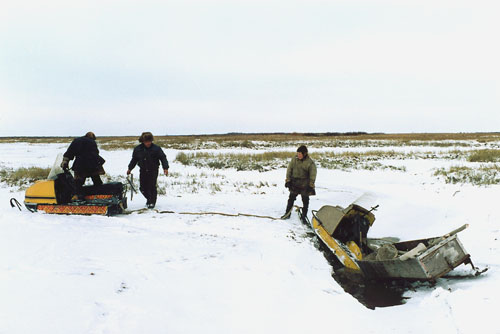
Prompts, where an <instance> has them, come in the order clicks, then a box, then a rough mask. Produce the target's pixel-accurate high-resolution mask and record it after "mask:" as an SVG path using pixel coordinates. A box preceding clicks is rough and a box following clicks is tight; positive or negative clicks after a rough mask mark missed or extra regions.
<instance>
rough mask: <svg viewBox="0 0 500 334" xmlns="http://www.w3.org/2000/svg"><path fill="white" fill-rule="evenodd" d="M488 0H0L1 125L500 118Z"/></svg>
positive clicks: (499, 47) (363, 126) (410, 126)
mask: <svg viewBox="0 0 500 334" xmlns="http://www.w3.org/2000/svg"><path fill="white" fill-rule="evenodd" d="M499 17H500V2H499V1H481V0H479V1H460V0H453V1H451V0H450V1H448V0H441V1H440V0H433V1H426V0H419V1H405V0H394V1H390V0H387V1H382V0H366V1H361V0H330V1H319V0H274V1H273V0H266V1H263V0H231V1H230V0H226V1H222V0H219V1H215V0H213V1H212V0H178V1H167V0H164V1H151V0H144V1H125V0H119V1H118V0H117V1H110V0H99V1H97V0H87V1H78V2H77V1H67V0H65V1H54V0H44V1H39V0H36V1H35V0H32V1H22V0H19V1H6V0H0V136H11V135H43V136H50V135H58V136H60V135H70V136H76V135H83V134H84V133H85V132H87V131H94V132H95V133H96V135H98V136H99V135H137V134H140V132H142V131H151V132H153V133H154V134H157V135H164V134H200V133H225V132H281V131H284V132H289V131H297V132H303V131H315V132H326V131H342V132H343V131H366V132H476V131H500V65H499V62H500V43H499V39H498V34H499V32H500V20H499V19H498V18H499Z"/></svg>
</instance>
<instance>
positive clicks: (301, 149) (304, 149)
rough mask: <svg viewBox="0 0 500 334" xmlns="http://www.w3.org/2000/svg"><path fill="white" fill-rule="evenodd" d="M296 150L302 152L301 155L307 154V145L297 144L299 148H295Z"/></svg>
mask: <svg viewBox="0 0 500 334" xmlns="http://www.w3.org/2000/svg"><path fill="white" fill-rule="evenodd" d="M297 152H300V153H302V154H303V155H306V154H307V147H306V146H305V145H301V146H299V148H298V149H297Z"/></svg>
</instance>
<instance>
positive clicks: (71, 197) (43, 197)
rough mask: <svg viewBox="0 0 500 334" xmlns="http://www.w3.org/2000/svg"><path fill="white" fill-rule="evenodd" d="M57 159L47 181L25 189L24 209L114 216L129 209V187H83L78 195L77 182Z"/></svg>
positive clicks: (106, 184) (59, 158) (119, 183)
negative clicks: (127, 193)
mask: <svg viewBox="0 0 500 334" xmlns="http://www.w3.org/2000/svg"><path fill="white" fill-rule="evenodd" d="M60 160H62V157H61V156H58V158H57V159H56V163H55V164H54V167H53V168H52V170H51V172H50V174H49V177H48V179H47V180H43V181H37V182H35V184H33V185H32V186H31V187H29V188H28V189H26V192H25V198H24V205H25V206H26V208H27V209H28V210H30V211H32V212H35V211H43V212H46V213H56V214H77V215H92V214H98V215H108V216H109V215H115V214H120V213H123V212H124V210H125V209H126V208H127V197H126V191H127V189H126V185H124V184H122V183H121V182H110V183H104V184H102V185H98V186H94V185H92V186H83V187H82V190H81V191H79V194H77V193H76V187H75V182H74V179H73V176H72V174H71V173H70V172H69V171H67V170H66V171H63V170H62V168H60V167H59V161H60Z"/></svg>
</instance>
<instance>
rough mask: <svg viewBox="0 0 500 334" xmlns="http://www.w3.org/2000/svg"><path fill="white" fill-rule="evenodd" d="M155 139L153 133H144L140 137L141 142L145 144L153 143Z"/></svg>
mask: <svg viewBox="0 0 500 334" xmlns="http://www.w3.org/2000/svg"><path fill="white" fill-rule="evenodd" d="M153 140H154V137H153V134H152V133H151V132H143V133H142V134H141V136H140V137H139V142H140V143H144V142H146V141H153Z"/></svg>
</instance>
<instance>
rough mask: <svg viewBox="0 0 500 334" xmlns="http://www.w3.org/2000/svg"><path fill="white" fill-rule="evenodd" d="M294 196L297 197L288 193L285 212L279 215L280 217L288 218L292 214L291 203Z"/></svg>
mask: <svg viewBox="0 0 500 334" xmlns="http://www.w3.org/2000/svg"><path fill="white" fill-rule="evenodd" d="M296 198H297V195H294V194H293V193H290V196H289V197H288V203H287V204H286V211H285V214H284V215H283V216H281V219H289V218H290V216H291V214H292V208H293V203H294V202H295V199H296Z"/></svg>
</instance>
